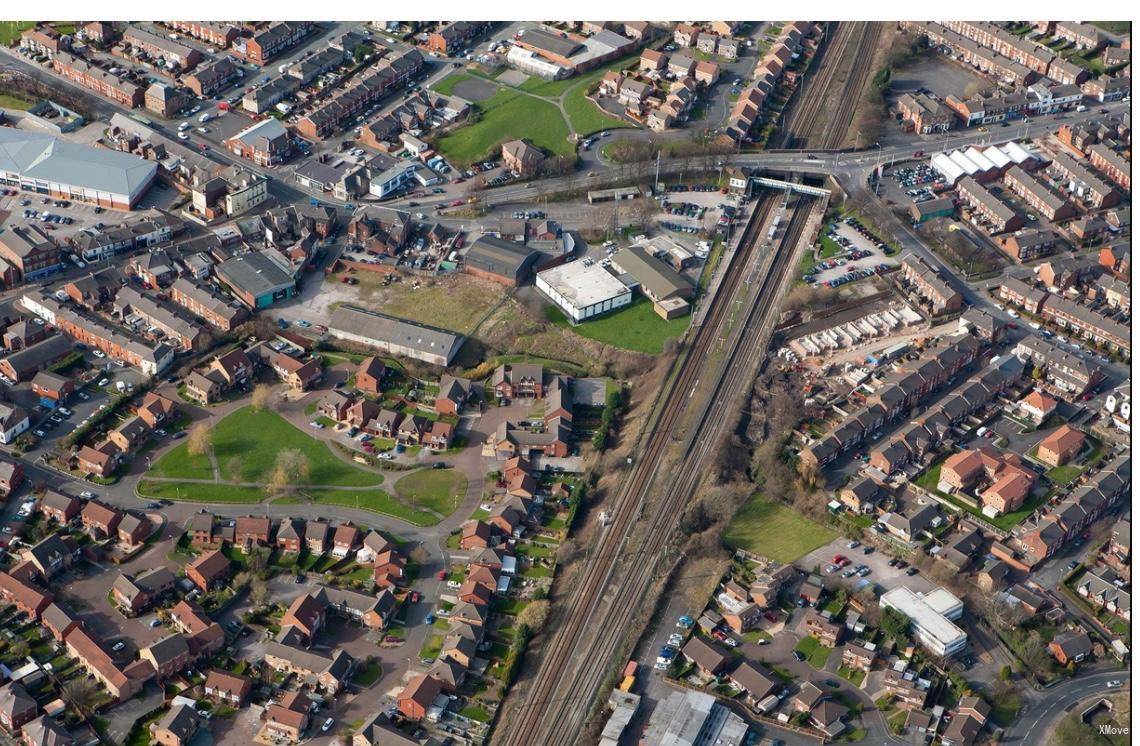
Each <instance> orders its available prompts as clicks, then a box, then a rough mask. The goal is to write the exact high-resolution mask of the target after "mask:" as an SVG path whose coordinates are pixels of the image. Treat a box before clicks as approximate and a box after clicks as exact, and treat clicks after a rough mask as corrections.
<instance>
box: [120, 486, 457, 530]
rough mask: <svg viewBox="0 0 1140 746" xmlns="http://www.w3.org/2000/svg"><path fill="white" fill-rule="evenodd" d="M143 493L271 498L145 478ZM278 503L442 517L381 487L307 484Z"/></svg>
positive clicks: (412, 518)
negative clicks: (350, 488) (314, 485)
mask: <svg viewBox="0 0 1140 746" xmlns="http://www.w3.org/2000/svg"><path fill="white" fill-rule="evenodd" d="M139 494H140V495H143V496H144V497H152V498H155V499H164V500H174V501H179V502H201V503H244V504H256V503H259V502H261V501H262V500H265V499H267V497H268V496H267V494H266V492H265V490H264V489H262V488H259V487H235V486H234V485H231V484H202V483H199V482H159V481H156V480H153V479H143V480H142V481H140V482H139ZM277 502H278V503H279V504H282V505H301V504H304V503H306V502H315V503H320V504H322V505H343V506H345V507H348V508H359V509H361V510H371V511H373V512H375V513H383V514H384V515H390V516H393V517H395V518H399V519H400V520H403V521H407V522H408V523H411V524H412V525H414V526H431V525H434V524H436V523H439V516H437V515H436V514H434V513H429V512H427V511H424V510H417V509H416V508H412V507H409V506H407V505H405V504H404V503H403V502H401V501H399V500H397V499H395V498H393V497H392V496H391V495H389V494H388V493H387V492H385V491H384V490H382V489H378V488H372V489H367V488H362V489H360V490H330V489H321V488H319V487H306V488H304V489H302V490H300V491H299V492H298V493H297V494H294V495H289V496H287V497H283V498H279V499H278V500H277Z"/></svg>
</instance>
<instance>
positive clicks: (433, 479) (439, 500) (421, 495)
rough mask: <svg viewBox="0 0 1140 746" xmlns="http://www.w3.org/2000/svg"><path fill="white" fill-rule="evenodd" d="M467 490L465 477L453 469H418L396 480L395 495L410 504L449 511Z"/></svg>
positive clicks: (437, 510) (438, 511)
mask: <svg viewBox="0 0 1140 746" xmlns="http://www.w3.org/2000/svg"><path fill="white" fill-rule="evenodd" d="M466 492H467V477H465V476H463V475H462V474H460V473H459V472H457V471H455V470H454V469H420V470H419V471H413V472H411V473H410V474H407V475H405V476H403V477H400V479H399V481H397V482H396V495H398V496H399V497H400V498H402V499H404V500H406V501H407V502H408V503H410V504H412V505H417V506H422V507H427V508H430V509H432V510H434V511H436V512H437V513H450V512H451V511H453V510H455V506H456V505H457V504H458V503H459V502H460V501H461V500H462V499H463V495H464V494H465V493H466Z"/></svg>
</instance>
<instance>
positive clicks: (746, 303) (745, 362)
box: [494, 23, 878, 746]
mask: <svg viewBox="0 0 1140 746" xmlns="http://www.w3.org/2000/svg"><path fill="white" fill-rule="evenodd" d="M837 33H838V34H839V36H837V38H836V39H833V40H832V46H830V47H829V48H828V49H830V50H832V51H830V52H828V51H827V49H825V50H823V51H824V53H826V54H829V55H834V54H836V52H835V50H842V53H843V54H852V53H854V54H856V55H858V57H857V58H856V60H855V61H854V62H853V63H852V64H851V66H850V68H849V69H850V73H849V75H848V78H847V80H846V83H845V86H844V88H845V89H846V90H848V94H847V95H845V96H844V97H843V98H844V99H849V100H844V101H842V102H841V103H840V104H839V105H838V106H837V107H828V106H826V103H827V102H826V97H825V95H824V93H825V92H826V91H827V89H828V88H830V87H831V85H832V83H833V82H834V77H835V75H837V74H838V70H839V69H840V66H839V65H837V64H836V63H835V62H834V61H833V59H831V58H825V59H824V60H823V61H822V62H821V67H820V69H819V70H817V75H818V76H820V77H821V78H822V79H821V80H819V81H817V82H816V83H815V84H814V85H812V87H811V90H810V91H808V96H807V97H806V98H804V99H802V100H801V105H800V106H798V107H797V108H796V111H795V117H794V118H793V119H792V120H791V122H790V126H791V127H793V128H794V129H793V130H792V131H793V132H796V131H800V129H801V128H802V131H804V132H806V133H811V132H812V131H813V130H814V129H815V128H816V126H817V124H818V123H819V121H820V118H821V117H827V119H826V121H825V122H824V124H823V132H822V136H821V142H819V143H816V146H822V147H836V146H837V145H838V144H839V143H840V142H842V139H843V137H844V136H845V134H846V132H847V128H848V125H849V124H850V122H851V117H852V116H853V113H854V110H855V108H856V106H857V103H858V94H859V92H860V91H861V90H862V85H863V82H864V80H863V78H865V76H866V74H867V72H868V70H869V68H870V64H871V53H872V52H873V50H874V44H875V42H876V41H877V39H878V29H877V28H875V27H874V26H873V24H867V23H850V24H846V23H845V24H839V27H838V31H837ZM815 77H816V76H813V77H812V80H814V79H815ZM851 88H855V90H854V91H853V92H851V91H850V89H851ZM814 92H818V93H814ZM813 95H814V96H815V97H814V98H813ZM785 200H789V197H788V196H787V195H786V194H785V195H781V194H779V193H772V194H769V195H766V196H765V197H763V198H762V199H761V203H760V204H759V205H757V208H756V210H755V211H754V212H753V216H752V218H751V220H750V221H749V223H748V225H747V227H746V229H745V233H744V235H743V236H742V238H741V243H740V245H739V248H738V250H737V252H736V253H735V254H734V255H733V256H732V258H731V259H730V264H729V266H728V267H727V268H726V270H725V275H724V277H723V278H722V281H721V284H720V286H719V288H718V291H717V293H716V295H715V296H714V297H713V298H712V300H711V302H710V307H709V309H708V312H707V313H706V315H705V317H704V320H703V323H702V324H701V326H700V327H699V328H697V329H696V331H695V334H694V337H693V339H692V342H691V347H689V349H688V350H686V351H685V352H683V357H682V359H681V360H680V361H679V369H678V370H677V372H676V375H675V376H673V377H672V378H671V380H670V382H669V383H668V384H667V388H666V390H665V391H664V392H663V393H662V395H661V396H662V402H663V406H661V407H659V408H658V409H657V410H656V411H655V414H654V415H653V416H652V417H651V423H650V424H649V425H648V426H647V428H646V429H645V431H644V432H643V435H642V439H641V442H640V444H639V445H640V447H639V448H638V449H637V450H636V451H635V453H636V456H635V463H634V465H633V467H632V469H631V471H630V473H629V475H628V476H627V478H626V480H625V481H624V483H623V485H622V487H621V489H620V491H619V492H618V494H617V496H616V497H615V499H614V501H613V508H612V510H611V511H610V513H609V518H610V522H609V525H608V526H605V527H603V528H602V529H601V531H600V533H599V535H598V536H597V538H596V540H595V542H594V545H593V546H591V547H590V548H589V550H588V554H587V557H586V558H585V559H584V560H583V567H582V569H581V575H580V577H579V578H578V580H577V583H576V585H575V587H574V588H573V589H571V590H570V591H569V597H568V599H567V600H566V601H565V602H563V603H560V604H559V605H557V606H556V607H555V610H554V613H553V614H552V615H551V618H550V620H549V622H548V625H547V627H548V629H553V630H555V631H554V634H553V636H552V637H551V638H550V639H548V640H546V641H545V642H544V647H545V650H544V651H543V655H542V658H541V663H540V665H539V669H538V671H537V672H536V674H535V676H534V677H533V678H532V679H530V680H529V681H520V682H519V683H518V691H517V694H518V695H521V696H522V697H523V698H524V699H523V701H522V703H521V706H520V707H518V708H517V709H515V710H514V711H507V710H503V711H501V712H500V713H499V715H500V719H499V721H498V723H497V727H496V731H495V733H494V736H495V741H496V742H497V743H502V744H511V745H514V744H543V745H544V746H545V745H546V744H571V743H575V742H576V741H577V740H578V737H579V735H580V733H581V731H582V730H583V729H585V728H586V727H587V723H586V718H587V716H588V715H589V714H590V712H591V708H592V706H593V704H594V701H595V697H596V694H597V691H598V688H599V686H600V685H601V683H602V682H603V681H604V680H605V677H606V673H607V671H609V670H611V669H612V668H614V667H615V666H616V665H618V663H619V661H620V660H621V657H623V656H622V654H623V653H625V652H627V651H628V648H629V647H630V646H632V644H633V642H634V639H635V636H634V635H633V634H632V633H633V632H634V630H632V629H631V626H632V625H631V622H632V620H633V615H634V612H635V610H637V609H640V608H642V605H643V604H644V603H646V602H647V601H648V599H647V596H648V594H649V591H650V590H651V587H652V584H653V582H654V581H655V580H656V579H658V578H660V577H661V576H662V575H663V571H664V570H665V569H666V567H667V565H668V560H669V556H668V551H667V547H668V544H669V540H670V538H671V537H672V536H673V533H674V531H675V530H676V526H677V522H678V520H679V518H680V516H681V514H682V513H683V511H684V509H685V506H686V505H687V503H688V502H689V500H690V499H691V497H692V496H693V494H694V492H695V490H696V489H697V487H698V485H699V482H700V479H701V475H702V474H703V473H704V471H705V469H704V467H705V465H706V464H707V463H708V462H709V458H710V456H711V454H712V450H713V449H714V448H715V447H716V445H717V444H718V443H719V442H720V437H721V434H722V433H723V431H724V427H723V425H722V424H721V420H720V418H719V417H716V416H715V415H716V414H717V413H720V412H726V411H735V409H734V406H735V405H738V404H739V401H740V398H741V397H742V396H743V395H744V393H745V392H746V391H747V390H748V388H749V387H750V386H751V382H752V380H753V378H754V376H755V374H756V371H757V369H758V368H759V366H760V363H761V359H762V357H763V355H764V354H765V352H766V350H767V346H768V344H769V341H770V337H771V328H772V326H773V324H774V320H775V319H774V317H775V314H776V313H777V312H778V310H779V307H780V302H781V300H782V297H783V289H784V287H785V286H786V282H787V280H788V277H789V274H790V272H791V269H792V267H793V266H794V260H795V257H796V255H797V254H798V252H797V250H796V249H797V247H798V245H799V241H800V238H801V234H802V232H803V230H804V227H805V226H806V225H807V221H808V216H809V214H810V212H811V209H812V206H813V203H812V202H811V201H809V200H806V199H804V198H800V197H795V198H791V199H790V201H789V202H788V204H787V206H788V207H790V208H791V210H792V216H791V218H790V220H788V221H787V223H786V228H785V229H784V232H783V235H782V237H781V238H780V240H779V243H778V245H777V246H776V247H774V248H773V247H771V246H769V245H768V243H767V242H766V241H764V234H763V229H764V226H766V225H767V224H768V223H769V222H770V219H771V217H772V216H773V214H774V211H775V210H776V209H778V208H779V206H780V205H781V204H783V203H784V202H785ZM765 249H769V250H768V251H767V252H765ZM742 293H743V294H744V298H743V303H742V305H741V306H739V307H740V308H742V309H743V311H744V313H745V317H744V319H743V321H740V320H738V319H737V318H736V313H737V311H736V310H734V309H735V308H737V307H738V306H737V302H738V296H739V295H741V294H742ZM718 343H719V344H718ZM718 357H719V359H721V363H720V364H719V365H712V364H711V363H712V361H713V360H714V359H715V358H718ZM710 367H714V368H715V370H709V368H710ZM706 375H709V376H714V377H715V378H716V380H715V381H714V383H713V384H712V388H711V393H710V394H709V395H708V396H707V398H704V399H703V400H702V401H703V403H697V404H694V403H693V402H692V401H691V400H692V399H693V397H694V395H695V393H696V392H697V391H698V384H699V383H700V381H701V378H702V376H706ZM706 385H707V381H706ZM694 406H695V407H697V408H696V409H693V407H694ZM676 451H679V452H680V455H679V457H678V460H677V464H676V466H675V467H674V468H673V469H672V470H671V473H669V474H662V473H660V469H661V467H662V466H663V465H664V463H665V462H666V457H667V456H669V455H670V454H671V453H674V452H676ZM647 513H648V515H646V514H647ZM639 521H645V523H644V525H643V531H642V532H641V533H640V535H639V536H638V539H639V545H638V546H631V545H630V539H631V537H632V536H633V535H634V530H635V528H637V524H638V523H639Z"/></svg>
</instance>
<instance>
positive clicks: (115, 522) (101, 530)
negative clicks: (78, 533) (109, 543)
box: [79, 500, 123, 539]
mask: <svg viewBox="0 0 1140 746" xmlns="http://www.w3.org/2000/svg"><path fill="white" fill-rule="evenodd" d="M79 519H80V521H82V523H83V530H84V531H86V532H87V533H88V534H90V535H91V536H92V537H93V538H95V539H108V538H110V537H112V536H114V535H115V531H116V530H117V529H118V528H119V521H121V520H123V513H122V511H120V510H118V509H117V508H112V507H111V506H110V505H104V504H103V503H101V502H99V501H98V500H89V501H88V502H87V504H86V505H84V506H83V510H82V511H81V512H80V514H79Z"/></svg>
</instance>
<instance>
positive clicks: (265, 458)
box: [138, 407, 466, 526]
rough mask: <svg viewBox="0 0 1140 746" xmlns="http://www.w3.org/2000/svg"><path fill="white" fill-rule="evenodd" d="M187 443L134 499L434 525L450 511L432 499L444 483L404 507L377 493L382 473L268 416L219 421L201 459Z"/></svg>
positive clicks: (244, 412) (446, 501)
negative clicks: (339, 510)
mask: <svg viewBox="0 0 1140 746" xmlns="http://www.w3.org/2000/svg"><path fill="white" fill-rule="evenodd" d="M194 440H195V438H194V436H193V435H192V436H191V437H190V438H187V439H186V440H184V441H183V442H181V443H179V444H178V445H177V446H175V447H174V448H172V449H171V450H170V451H168V452H167V453H165V454H164V455H163V456H162V457H160V458H159V459H157V460H156V461H155V462H154V463H153V464H152V465H151V467H150V469H149V470H148V471H147V473H146V475H145V476H144V478H143V479H142V480H141V481H140V482H139V487H138V490H139V493H140V494H142V495H145V496H146V497H154V498H161V499H168V500H184V501H191V502H217V503H258V502H262V501H265V500H273V501H274V502H276V503H278V504H298V503H304V502H315V503H324V504H330V505H345V506H349V507H354V508H361V509H365V510H372V511H375V512H378V513H384V514H387V515H391V516H394V517H396V518H400V519H403V520H406V521H408V522H409V523H412V524H415V525H418V526H425V525H431V524H433V523H437V522H438V521H439V520H440V519H441V518H443V516H444V515H446V514H447V513H448V512H450V511H451V510H454V507H455V504H454V500H453V499H452V496H451V493H450V492H448V493H447V494H445V495H443V496H442V497H441V496H440V495H439V492H438V488H437V485H438V484H439V483H440V482H442V481H443V479H444V478H442V477H437V478H435V479H434V480H427V481H428V484H429V486H431V487H436V488H437V489H436V490H434V491H433V490H425V491H424V492H423V494H422V496H420V497H418V498H417V499H416V504H415V505H411V504H408V503H407V502H406V501H405V500H403V499H402V498H400V497H393V496H392V495H390V494H389V493H387V492H386V491H384V490H382V489H380V484H381V483H382V482H383V481H384V475H382V474H379V473H376V472H372V471H369V470H366V469H363V468H360V467H358V466H356V465H354V464H352V463H350V462H349V461H347V460H345V459H343V458H341V457H339V456H338V455H336V454H335V453H334V452H333V451H332V450H331V449H330V448H329V446H328V445H327V444H326V443H323V442H321V441H319V440H317V439H315V438H313V437H312V436H310V435H308V434H307V433H305V432H303V431H301V430H300V429H299V428H297V427H295V426H294V425H292V424H291V423H289V422H288V421H287V420H285V418H283V417H282V416H281V415H279V414H277V413H276V412H272V411H269V410H258V409H254V408H253V407H243V408H241V409H238V410H236V411H234V412H232V413H231V414H229V415H227V416H226V417H224V418H223V419H222V420H221V421H219V422H218V423H217V424H216V425H215V426H214V427H213V428H211V430H210V436H209V447H208V452H207V453H194V452H192V451H193V448H192V441H194ZM417 473H418V472H412V474H413V475H414V474H417ZM405 478H406V477H405ZM460 478H462V477H461V476H460ZM453 479H454V478H453ZM463 487H464V489H465V488H466V485H465V484H464V485H463Z"/></svg>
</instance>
